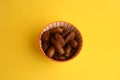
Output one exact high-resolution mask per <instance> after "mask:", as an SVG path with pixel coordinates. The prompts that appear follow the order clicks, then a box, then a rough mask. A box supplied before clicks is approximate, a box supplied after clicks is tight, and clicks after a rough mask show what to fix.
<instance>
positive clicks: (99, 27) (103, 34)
mask: <svg viewBox="0 0 120 80" xmlns="http://www.w3.org/2000/svg"><path fill="white" fill-rule="evenodd" d="M53 21H67V22H70V23H72V24H74V25H76V26H77V28H78V29H79V30H80V31H81V33H82V36H83V41H84V43H83V48H82V51H81V53H80V55H78V56H77V57H76V58H75V59H74V60H72V61H69V62H65V63H56V62H52V61H49V60H48V59H47V58H46V57H44V56H43V55H42V54H41V52H40V50H39V47H38V36H39V33H40V31H41V30H42V28H43V27H44V26H45V25H46V24H48V23H50V22H53ZM0 80H120V1H119V0H0Z"/></svg>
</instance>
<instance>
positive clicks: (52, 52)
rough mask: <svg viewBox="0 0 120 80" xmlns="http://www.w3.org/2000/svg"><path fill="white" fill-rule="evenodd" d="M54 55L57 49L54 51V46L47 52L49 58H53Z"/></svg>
mask: <svg viewBox="0 0 120 80" xmlns="http://www.w3.org/2000/svg"><path fill="white" fill-rule="evenodd" d="M54 54H55V49H54V47H53V46H51V47H50V48H49V49H48V51H47V55H48V56H49V57H52V56H53V55H54Z"/></svg>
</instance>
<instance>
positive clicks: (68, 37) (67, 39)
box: [65, 32, 75, 44]
mask: <svg viewBox="0 0 120 80" xmlns="http://www.w3.org/2000/svg"><path fill="white" fill-rule="evenodd" d="M74 38H75V33H74V32H71V33H69V34H68V36H66V37H65V44H67V43H68V42H70V41H71V40H73V39H74Z"/></svg>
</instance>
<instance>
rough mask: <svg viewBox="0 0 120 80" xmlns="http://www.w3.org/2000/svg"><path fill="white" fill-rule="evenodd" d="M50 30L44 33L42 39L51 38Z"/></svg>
mask: <svg viewBox="0 0 120 80" xmlns="http://www.w3.org/2000/svg"><path fill="white" fill-rule="evenodd" d="M49 35H50V34H49V31H46V32H44V33H43V34H42V40H43V41H47V40H48V39H49Z"/></svg>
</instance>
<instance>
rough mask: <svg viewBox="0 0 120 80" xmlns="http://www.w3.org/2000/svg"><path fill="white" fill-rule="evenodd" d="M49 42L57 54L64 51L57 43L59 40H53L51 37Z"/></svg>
mask: <svg viewBox="0 0 120 80" xmlns="http://www.w3.org/2000/svg"><path fill="white" fill-rule="evenodd" d="M51 42H52V44H53V46H54V48H55V51H56V52H58V53H59V55H62V54H64V53H65V51H64V49H63V47H62V45H61V44H60V43H59V41H57V40H55V39H54V38H53V37H51Z"/></svg>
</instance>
